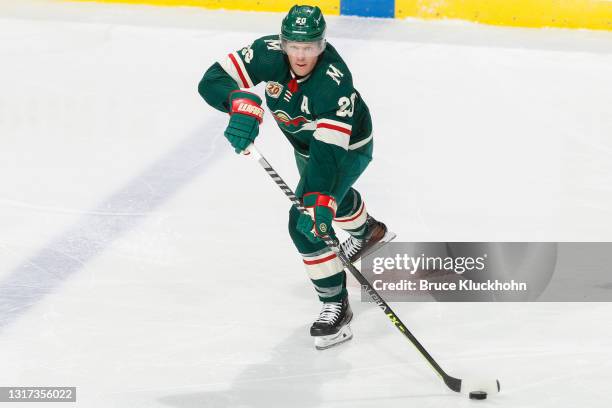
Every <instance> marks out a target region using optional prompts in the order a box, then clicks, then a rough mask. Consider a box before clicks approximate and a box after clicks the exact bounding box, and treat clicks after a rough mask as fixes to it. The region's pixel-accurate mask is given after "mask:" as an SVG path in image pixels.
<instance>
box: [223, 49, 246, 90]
mask: <svg viewBox="0 0 612 408" xmlns="http://www.w3.org/2000/svg"><path fill="white" fill-rule="evenodd" d="M231 55H232V56H233V57H234V59H235V60H236V62H237V63H238V69H236V65H235V64H234V62H233V61H232V59H231V58H230V54H228V55H227V57H225V59H222V60H220V61H219V64H221V66H222V67H223V69H224V70H225V72H227V73H228V75H229V76H231V77H232V79H233V80H234V81H236V82H237V83H238V85H239V86H240V87H241V88H252V87H253V86H254V85H253V81H252V80H251V77H250V76H249V73H248V72H247V70H246V68H245V67H244V63H243V62H242V59H241V58H240V55H238V53H237V52H236V51H234V52H232V53H231ZM238 70H240V72H238ZM240 73H242V75H244V78H245V79H246V82H247V83H246V84H245V83H244V82H243V81H242V78H241V77H240Z"/></svg>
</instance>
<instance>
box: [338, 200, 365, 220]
mask: <svg viewBox="0 0 612 408" xmlns="http://www.w3.org/2000/svg"><path fill="white" fill-rule="evenodd" d="M364 208H365V205H363V202H362V203H361V209H360V210H359V212H358V213H357V215H356V216H354V217H352V218H349V219H348V220H337V219H334V221H335V222H350V221H353V220H355V219H357V218H359V216H360V215H361V213H362V212H363V209H364Z"/></svg>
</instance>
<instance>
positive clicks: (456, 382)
mask: <svg viewBox="0 0 612 408" xmlns="http://www.w3.org/2000/svg"><path fill="white" fill-rule="evenodd" d="M245 152H246V153H245V154H248V155H251V156H252V157H253V158H254V159H256V160H257V162H258V163H259V164H260V165H261V167H263V168H264V170H265V171H266V172H267V173H268V175H269V176H270V177H271V178H272V180H274V182H275V183H276V185H278V187H279V188H280V189H281V190H282V191H283V193H285V195H286V196H287V197H288V198H289V200H291V202H292V203H293V205H294V206H295V207H296V208H297V209H298V210H299V211H300V212H302V213H307V211H306V209H305V208H304V206H303V205H302V203H301V202H300V200H299V199H298V198H297V197H296V196H295V194H294V192H293V190H291V188H290V187H289V186H288V185H287V183H285V181H284V180H283V179H282V177H281V176H279V174H278V173H277V172H276V170H274V168H273V167H272V165H271V164H270V163H269V162H268V161H267V160H266V158H265V157H263V155H262V154H261V153H260V152H259V150H257V148H256V147H255V145H254V144H251V145H249V147H247V149H246V150H245ZM322 239H323V241H324V242H325V244H326V245H327V247H328V248H329V249H331V250H332V251H334V253H335V254H336V256H338V258H339V259H340V261H341V262H342V265H344V267H345V268H346V269H348V270H349V272H351V274H352V275H353V276H354V277H355V279H357V281H358V282H359V284H360V285H361V287H362V288H363V289H364V290H365V291H366V292H367V293H368V295H370V297H371V298H372V300H373V301H374V302H375V303H376V304H377V305H378V307H380V308H381V310H382V311H383V312H384V313H385V315H386V316H387V317H388V318H389V320H391V323H393V325H394V326H395V327H396V328H397V329H398V330H399V331H400V332H401V333H402V334H403V335H404V336H405V337H406V338H407V339H408V340H410V342H411V343H412V344H413V345H414V347H416V349H417V350H418V351H419V353H420V354H421V356H423V357H424V358H425V360H426V361H427V362H428V363H429V365H430V366H431V367H432V368H433V369H434V371H435V372H436V374H438V376H439V377H440V378H441V379H442V381H444V383H445V384H446V386H447V387H448V388H450V389H451V390H453V391H455V392H464V393H467V392H472V391H481V392H482V391H484V392H487V393H495V392H499V391H500V385H499V380H495V383H493V382H491V381H486V382H484V383H483V382H480V381H479V382H466V381H465V380H461V379H459V378H455V377H452V376H450V375H448V374H447V373H446V372H445V371H444V370H443V369H442V367H440V365H439V364H438V363H437V362H436V360H434V358H433V357H432V356H431V354H429V352H428V351H427V350H425V347H423V345H422V344H421V343H420V342H419V341H418V340H417V338H416V337H414V335H413V334H412V333H411V332H410V330H408V329H407V328H406V326H405V325H404V323H403V322H402V321H401V320H400V318H399V317H398V316H397V315H396V314H395V312H394V311H393V310H392V309H391V307H390V306H389V305H388V304H387V302H385V301H384V300H383V298H382V297H381V296H380V295H379V294H378V292H377V291H376V289H374V288H373V287H372V285H371V284H370V282H368V280H367V279H366V278H365V277H364V276H363V275H362V274H361V272H360V271H359V269H357V268H356V267H355V266H354V265H353V264H352V263H351V261H350V260H349V259H348V257H347V256H346V254H345V253H344V251H342V249H341V248H340V246H339V245H338V241H337V239H333V238H331V237H329V236H328V237H324V238H322ZM485 396H486V394H485Z"/></svg>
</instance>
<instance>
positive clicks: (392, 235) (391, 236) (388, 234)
mask: <svg viewBox="0 0 612 408" xmlns="http://www.w3.org/2000/svg"><path fill="white" fill-rule="evenodd" d="M395 238H397V235H396V234H395V232H391V231H387V232H386V233H385V235H384V236H383V237H382V239H381V240H380V241H378V242H377V243H376V244H374V245H373V246H372V247H371V248H370V249H368V250H367V251H365V252H364V253H363V254H361V256H360V257H359V258H358V259H355V260H354V261H353V263H357V262H359V261H361V259H363V257H366V256H368V255H371V254H373V253H374V252H376V251H378V250H379V249H380V248H382V247H384V246H385V245H387V244H388V243H389V242H391V241H393V240H394V239H395Z"/></svg>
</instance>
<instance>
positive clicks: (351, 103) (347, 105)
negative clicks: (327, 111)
mask: <svg viewBox="0 0 612 408" xmlns="http://www.w3.org/2000/svg"><path fill="white" fill-rule="evenodd" d="M356 97H357V94H356V93H355V92H353V94H352V95H351V99H349V98H347V97H346V96H343V97H342V98H340V99H338V106H340V109H338V110H337V111H336V115H338V116H340V117H342V118H345V117H347V116H348V117H349V118H352V117H353V113H354V112H355V98H356Z"/></svg>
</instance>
